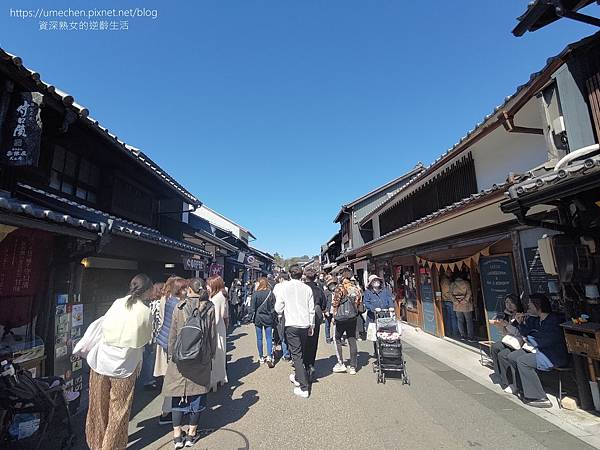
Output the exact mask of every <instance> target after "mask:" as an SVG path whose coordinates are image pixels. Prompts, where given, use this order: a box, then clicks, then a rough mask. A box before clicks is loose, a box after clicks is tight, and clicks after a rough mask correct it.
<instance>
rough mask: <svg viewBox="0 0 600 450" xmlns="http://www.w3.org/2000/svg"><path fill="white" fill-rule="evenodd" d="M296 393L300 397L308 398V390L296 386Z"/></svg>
mask: <svg viewBox="0 0 600 450" xmlns="http://www.w3.org/2000/svg"><path fill="white" fill-rule="evenodd" d="M294 394H295V395H297V396H298V397H302V398H308V391H303V390H302V389H300V388H299V387H295V388H294Z"/></svg>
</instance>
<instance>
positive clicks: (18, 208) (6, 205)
mask: <svg viewBox="0 0 600 450" xmlns="http://www.w3.org/2000/svg"><path fill="white" fill-rule="evenodd" d="M0 210H3V211H6V212H9V213H12V214H18V215H22V216H29V217H33V218H35V219H40V220H44V221H47V222H52V223H56V224H59V225H67V226H71V227H75V228H83V229H84V230H86V231H91V232H93V233H100V232H101V231H103V230H104V228H105V226H106V224H105V223H101V222H91V221H88V220H85V219H80V218H78V217H74V216H72V215H70V214H63V213H60V212H57V211H52V210H50V209H47V208H44V207H42V206H39V205H36V204H35V203H32V202H27V201H23V200H19V199H17V198H14V197H10V196H8V195H2V194H0Z"/></svg>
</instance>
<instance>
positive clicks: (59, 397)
mask: <svg viewBox="0 0 600 450" xmlns="http://www.w3.org/2000/svg"><path fill="white" fill-rule="evenodd" d="M0 409H1V410H3V411H4V413H5V414H4V415H3V416H2V420H1V421H0V448H4V446H9V447H10V448H21V447H23V448H33V449H36V450H37V449H40V448H41V446H42V442H44V443H45V448H49V447H48V437H49V436H48V429H49V426H50V425H51V424H52V423H53V421H54V420H55V419H66V432H67V435H66V437H65V438H64V439H63V441H62V443H61V444H60V448H61V449H66V448H70V447H72V445H73V443H74V438H75V434H74V433H73V427H72V423H71V414H70V411H69V407H68V404H67V398H66V396H65V382H64V380H63V379H62V378H60V377H48V378H33V377H32V376H31V374H30V373H29V372H28V371H27V370H23V369H20V368H19V367H17V365H16V364H14V365H13V364H12V363H11V362H10V360H8V359H5V360H3V361H2V363H1V368H0ZM20 414H23V415H25V414H31V415H38V416H39V418H40V421H39V429H38V430H37V431H36V432H35V433H34V434H33V435H32V436H31V437H30V438H25V439H23V440H22V441H16V442H13V441H14V439H13V438H12V437H11V435H10V433H9V427H10V425H11V423H13V421H14V419H15V418H16V417H17V416H18V415H20ZM61 428H63V429H64V427H61ZM53 432H54V431H53ZM36 434H37V435H36ZM36 439H37V442H35V440H36Z"/></svg>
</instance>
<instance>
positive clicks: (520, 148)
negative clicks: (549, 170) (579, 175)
mask: <svg viewBox="0 0 600 450" xmlns="http://www.w3.org/2000/svg"><path fill="white" fill-rule="evenodd" d="M471 152H472V154H473V159H474V160H475V173H476V174H477V187H478V188H479V190H482V189H486V188H489V187H490V186H492V185H493V184H500V183H504V182H505V181H506V179H507V177H508V174H509V173H510V172H515V173H524V172H527V171H528V170H530V169H533V168H534V167H536V166H539V165H540V164H543V163H544V162H546V159H547V152H548V150H547V148H546V140H545V138H544V136H543V135H541V134H524V133H508V132H507V131H505V130H504V128H503V127H500V128H497V129H496V130H494V131H493V132H492V133H490V134H489V135H488V136H486V137H485V138H484V139H482V140H481V141H479V142H477V143H476V144H474V145H473V146H472V147H471Z"/></svg>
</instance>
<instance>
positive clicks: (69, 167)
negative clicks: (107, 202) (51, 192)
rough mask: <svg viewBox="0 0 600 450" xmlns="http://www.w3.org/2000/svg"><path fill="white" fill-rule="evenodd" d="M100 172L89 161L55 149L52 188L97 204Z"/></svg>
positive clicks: (62, 149)
mask: <svg viewBox="0 0 600 450" xmlns="http://www.w3.org/2000/svg"><path fill="white" fill-rule="evenodd" d="M99 184H100V170H99V169H98V167H96V166H95V165H94V164H92V163H91V162H89V161H88V160H87V159H85V158H83V157H81V156H79V155H77V154H76V153H73V152H70V151H68V150H65V149H64V148H62V147H60V146H58V145H57V146H55V147H54V155H53V158H52V169H51V172H50V187H51V188H52V189H56V190H57V191H61V192H63V193H65V194H67V195H72V196H75V197H77V198H78V199H81V200H85V201H87V202H89V203H96V200H97V197H96V194H97V191H98V185H99Z"/></svg>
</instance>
